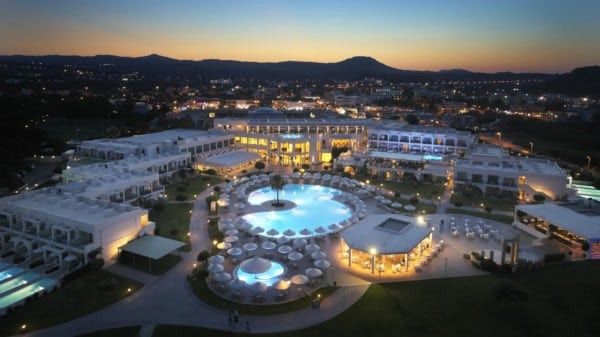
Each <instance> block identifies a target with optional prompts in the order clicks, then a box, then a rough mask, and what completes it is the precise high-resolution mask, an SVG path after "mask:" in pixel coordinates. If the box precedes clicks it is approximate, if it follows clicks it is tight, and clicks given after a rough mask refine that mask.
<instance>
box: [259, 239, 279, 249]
mask: <svg viewBox="0 0 600 337" xmlns="http://www.w3.org/2000/svg"><path fill="white" fill-rule="evenodd" d="M260 246H261V247H262V249H264V250H271V249H275V247H277V245H275V243H273V242H271V241H265V242H263V243H262V244H261V245H260Z"/></svg>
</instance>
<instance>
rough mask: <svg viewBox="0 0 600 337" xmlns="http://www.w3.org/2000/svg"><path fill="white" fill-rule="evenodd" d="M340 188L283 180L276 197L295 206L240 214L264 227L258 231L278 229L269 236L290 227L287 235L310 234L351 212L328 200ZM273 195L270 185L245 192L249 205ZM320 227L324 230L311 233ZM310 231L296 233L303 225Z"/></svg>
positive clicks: (257, 203) (268, 199)
mask: <svg viewBox="0 0 600 337" xmlns="http://www.w3.org/2000/svg"><path fill="white" fill-rule="evenodd" d="M341 193H342V192H341V191H340V190H338V189H335V188H332V187H328V186H321V185H301V184H287V185H285V186H284V187H283V190H281V191H279V200H280V201H286V200H289V201H292V202H294V203H295V204H296V206H295V207H294V208H292V209H289V210H282V211H268V212H257V213H250V214H246V215H244V216H243V218H244V220H246V221H247V222H249V223H250V224H252V225H253V226H260V227H262V228H264V229H265V231H264V232H263V233H262V234H261V235H264V236H271V235H268V234H266V233H267V232H268V231H269V230H270V229H275V230H277V231H278V232H279V234H277V235H272V236H273V237H277V236H281V235H283V232H284V231H286V230H288V229H291V230H293V231H294V232H295V235H287V236H289V237H292V238H294V237H310V236H315V235H322V234H326V233H328V232H330V231H331V230H330V229H329V228H328V226H329V225H331V224H339V223H340V222H342V221H344V220H347V219H349V218H350V217H351V216H352V211H351V210H350V208H348V207H347V206H346V205H344V204H342V203H340V202H337V201H335V200H332V199H333V197H335V196H336V195H339V194H341ZM275 198H276V196H275V191H274V190H273V189H271V187H264V188H261V189H258V190H256V191H253V192H251V193H250V195H249V196H248V203H249V204H250V205H261V204H263V203H264V202H267V201H273V200H274V199H275ZM319 226H321V227H323V228H324V229H325V230H326V232H325V233H315V232H314V230H315V229H316V228H317V227H319ZM305 228H306V229H309V230H310V231H312V233H311V234H309V235H303V234H301V233H300V231H302V230H303V229H305Z"/></svg>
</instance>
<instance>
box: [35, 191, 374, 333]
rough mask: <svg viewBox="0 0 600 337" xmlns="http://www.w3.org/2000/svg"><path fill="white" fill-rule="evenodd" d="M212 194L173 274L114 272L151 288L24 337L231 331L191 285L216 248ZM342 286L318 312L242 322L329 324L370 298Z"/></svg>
mask: <svg viewBox="0 0 600 337" xmlns="http://www.w3.org/2000/svg"><path fill="white" fill-rule="evenodd" d="M209 194H210V191H209V190H207V191H204V192H203V193H202V194H200V196H199V197H198V199H197V202H196V203H195V204H194V210H193V212H192V219H191V223H190V232H191V238H190V239H191V241H192V251H191V252H188V253H184V254H182V261H181V262H180V263H178V264H177V265H176V266H175V267H173V269H172V270H170V271H169V272H168V273H166V274H164V275H161V276H155V277H144V276H143V275H140V274H139V272H138V271H135V270H131V269H129V268H119V267H116V268H115V269H116V271H117V272H118V273H119V274H120V275H123V276H126V277H130V278H132V279H136V280H143V281H146V282H148V283H146V285H145V286H144V287H143V288H142V289H140V290H139V291H138V292H136V293H135V294H133V295H132V296H130V297H128V298H125V299H123V300H121V301H119V302H117V303H114V304H113V305H111V306H108V307H106V308H104V309H101V310H99V311H96V312H93V313H91V314H89V315H86V316H83V317H80V318H78V319H75V320H73V321H69V322H66V323H63V324H60V325H57V326H54V327H50V328H47V329H43V330H38V331H33V332H30V333H27V334H25V335H24V336H49V337H50V336H52V337H54V336H75V335H80V334H84V333H89V332H93V331H98V330H105V329H110V328H116V327H123V326H132V325H141V326H143V329H142V332H143V333H144V335H147V336H150V335H151V332H152V331H153V330H154V329H153V327H154V326H155V325H161V324H176V325H188V326H202V327H206V328H212V329H219V330H232V328H230V327H228V325H227V321H228V319H227V318H228V315H229V313H228V312H225V311H222V310H220V309H216V308H214V307H211V306H209V305H207V304H205V303H203V302H202V301H200V300H199V299H198V298H197V297H196V295H195V294H194V293H193V292H192V290H191V289H190V287H189V285H188V283H187V280H186V277H187V275H189V273H190V272H191V270H192V265H193V263H194V262H195V261H196V256H197V255H198V253H199V252H200V251H202V250H207V249H208V248H209V247H210V245H211V242H210V240H209V238H208V236H207V235H206V233H207V209H206V205H205V203H204V200H205V198H206V197H207V196H208V195H209ZM111 268H113V267H111ZM336 278H337V277H336ZM338 285H339V286H340V289H338V291H336V292H335V293H333V294H332V295H331V296H329V297H327V298H326V299H324V300H323V302H322V303H321V307H320V308H319V309H311V308H306V309H304V310H300V311H296V312H291V313H287V314H281V315H276V316H255V317H241V320H242V322H244V321H245V320H246V319H248V320H250V322H251V326H252V331H253V332H261V333H267V332H269V333H272V332H280V331H292V330H298V329H302V328H306V327H310V326H313V325H316V324H320V323H322V322H325V321H327V320H329V319H331V318H333V317H335V316H337V315H338V314H340V313H342V312H343V311H345V310H346V309H348V308H349V307H350V306H351V305H352V304H354V303H355V302H356V301H357V300H358V299H360V297H361V296H362V295H363V294H364V293H365V291H366V290H367V289H368V286H369V283H368V282H363V283H361V284H356V283H354V284H352V285H347V284H344V282H343V281H342V282H340V281H338ZM239 329H242V327H239ZM243 329H245V327H243Z"/></svg>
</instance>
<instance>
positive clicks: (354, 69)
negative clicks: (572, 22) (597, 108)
mask: <svg viewBox="0 0 600 337" xmlns="http://www.w3.org/2000/svg"><path fill="white" fill-rule="evenodd" d="M32 62H41V63H43V64H44V65H46V67H47V68H48V69H52V68H54V69H55V70H58V71H61V72H62V68H63V66H64V65H66V64H69V65H76V66H79V67H86V68H89V69H100V68H103V71H105V70H106V69H105V67H106V66H107V65H110V67H111V69H113V70H116V71H122V72H126V73H127V72H140V73H141V74H143V75H144V76H146V77H149V78H150V77H153V76H184V77H196V78H197V77H201V78H208V79H213V78H233V79H236V78H246V79H256V80H317V81H320V80H324V81H331V80H360V79H364V78H365V77H373V78H378V79H383V80H390V81H395V82H427V81H465V80H471V81H485V80H496V81H500V80H517V79H518V80H527V79H537V80H544V84H543V85H542V87H541V88H540V89H541V90H543V91H546V92H555V93H562V94H568V95H574V96H584V95H589V96H596V97H600V66H587V67H581V68H576V69H574V70H573V71H572V72H570V73H565V74H545V73H512V72H497V73H482V72H473V71H469V70H465V69H449V70H440V71H421V70H403V69H397V68H393V67H390V66H387V65H385V64H383V63H381V62H379V61H377V60H375V59H374V58H372V57H367V56H355V57H352V58H349V59H346V60H343V61H340V62H334V63H318V62H299V61H285V62H244V61H231V60H217V59H207V60H201V61H192V60H177V59H172V58H168V57H164V56H161V55H156V54H152V55H147V56H142V57H123V56H114V55H96V56H63V55H46V56H26V55H10V56H2V55H0V63H32Z"/></svg>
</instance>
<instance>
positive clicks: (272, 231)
mask: <svg viewBox="0 0 600 337" xmlns="http://www.w3.org/2000/svg"><path fill="white" fill-rule="evenodd" d="M267 235H270V236H277V235H279V231H278V230H276V229H275V228H271V229H269V230H268V231H267Z"/></svg>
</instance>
